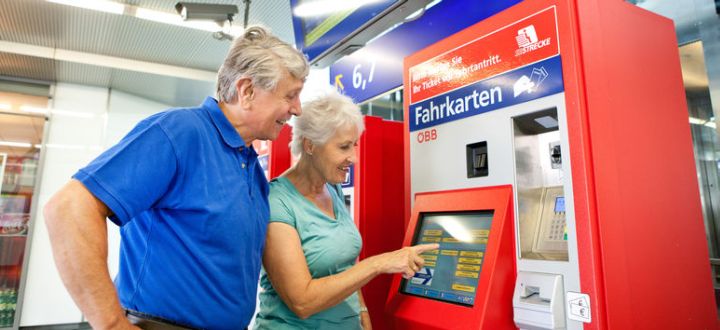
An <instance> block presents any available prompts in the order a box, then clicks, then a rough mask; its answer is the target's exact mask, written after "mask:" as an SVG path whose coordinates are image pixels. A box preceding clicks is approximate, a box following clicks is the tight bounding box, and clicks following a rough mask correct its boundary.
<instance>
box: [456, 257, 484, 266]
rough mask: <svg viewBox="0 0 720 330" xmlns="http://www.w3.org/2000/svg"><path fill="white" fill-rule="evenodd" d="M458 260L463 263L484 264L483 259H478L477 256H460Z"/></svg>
mask: <svg viewBox="0 0 720 330" xmlns="http://www.w3.org/2000/svg"><path fill="white" fill-rule="evenodd" d="M458 262H459V263H463V264H474V265H479V264H482V259H477V258H458Z"/></svg>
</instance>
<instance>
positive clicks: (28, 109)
mask: <svg viewBox="0 0 720 330" xmlns="http://www.w3.org/2000/svg"><path fill="white" fill-rule="evenodd" d="M20 110H21V111H25V112H29V113H38V114H41V115H48V114H49V113H50V111H49V110H48V109H47V108H36V107H31V106H29V105H23V106H21V107H20Z"/></svg>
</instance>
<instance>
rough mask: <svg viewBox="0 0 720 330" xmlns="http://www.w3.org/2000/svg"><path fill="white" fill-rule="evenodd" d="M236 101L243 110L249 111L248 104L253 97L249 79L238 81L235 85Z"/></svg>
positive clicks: (253, 88)
mask: <svg viewBox="0 0 720 330" xmlns="http://www.w3.org/2000/svg"><path fill="white" fill-rule="evenodd" d="M236 88H237V93H238V100H239V101H240V105H241V106H242V107H243V109H249V108H250V103H251V102H252V100H253V99H254V97H255V87H254V86H253V83H252V80H251V79H250V78H242V79H238V81H237V83H236Z"/></svg>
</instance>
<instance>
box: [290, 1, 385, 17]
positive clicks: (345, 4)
mask: <svg viewBox="0 0 720 330" xmlns="http://www.w3.org/2000/svg"><path fill="white" fill-rule="evenodd" d="M378 1H379V0H347V1H337V0H318V1H313V2H303V3H302V4H300V5H299V6H297V7H295V10H294V11H293V14H295V16H298V17H312V16H325V15H329V14H334V13H337V12H341V11H345V10H351V11H352V10H355V9H357V8H360V7H362V6H365V5H368V4H371V3H374V2H378Z"/></svg>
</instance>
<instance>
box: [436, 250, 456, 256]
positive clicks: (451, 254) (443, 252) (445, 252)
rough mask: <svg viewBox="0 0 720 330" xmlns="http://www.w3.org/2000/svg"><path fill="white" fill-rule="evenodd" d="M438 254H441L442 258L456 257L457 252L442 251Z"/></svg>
mask: <svg viewBox="0 0 720 330" xmlns="http://www.w3.org/2000/svg"><path fill="white" fill-rule="evenodd" d="M440 254H442V255H444V256H456V255H458V251H457V250H442V251H440Z"/></svg>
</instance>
